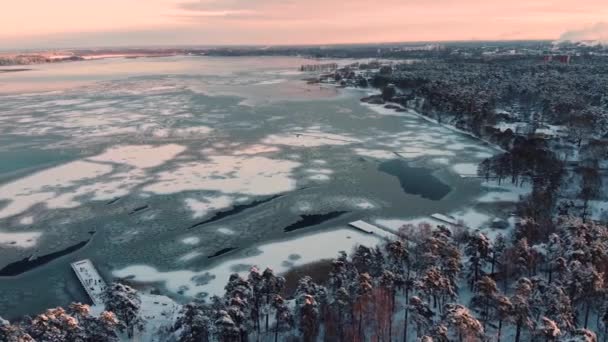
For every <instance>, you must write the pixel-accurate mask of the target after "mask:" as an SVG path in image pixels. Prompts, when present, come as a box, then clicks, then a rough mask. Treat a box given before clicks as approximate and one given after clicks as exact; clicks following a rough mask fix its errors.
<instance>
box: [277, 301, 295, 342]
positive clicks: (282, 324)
mask: <svg viewBox="0 0 608 342" xmlns="http://www.w3.org/2000/svg"><path fill="white" fill-rule="evenodd" d="M272 307H273V309H274V322H275V323H274V342H278V340H279V334H280V333H282V332H287V331H290V330H291V329H292V328H293V325H294V318H293V314H292V313H291V310H290V309H289V306H288V305H287V303H286V302H285V300H284V299H283V297H281V296H280V295H278V294H277V295H275V296H274V298H273V300H272Z"/></svg>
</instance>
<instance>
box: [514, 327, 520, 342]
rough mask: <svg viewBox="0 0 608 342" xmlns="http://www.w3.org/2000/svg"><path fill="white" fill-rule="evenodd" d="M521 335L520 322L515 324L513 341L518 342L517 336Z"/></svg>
mask: <svg viewBox="0 0 608 342" xmlns="http://www.w3.org/2000/svg"><path fill="white" fill-rule="evenodd" d="M520 335H521V324H519V323H518V324H517V329H516V330H515V342H519V337H520Z"/></svg>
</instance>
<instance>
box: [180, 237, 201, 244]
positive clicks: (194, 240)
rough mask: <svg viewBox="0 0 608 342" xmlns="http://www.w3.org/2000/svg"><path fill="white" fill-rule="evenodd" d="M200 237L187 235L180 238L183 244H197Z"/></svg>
mask: <svg viewBox="0 0 608 342" xmlns="http://www.w3.org/2000/svg"><path fill="white" fill-rule="evenodd" d="M200 242H201V239H200V238H199V237H197V236H189V237H186V238H183V239H182V243H183V244H185V245H198V244H199V243H200Z"/></svg>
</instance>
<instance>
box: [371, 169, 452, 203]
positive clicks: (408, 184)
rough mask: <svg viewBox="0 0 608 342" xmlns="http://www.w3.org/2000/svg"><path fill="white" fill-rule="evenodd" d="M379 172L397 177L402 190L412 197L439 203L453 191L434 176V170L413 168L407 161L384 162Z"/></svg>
mask: <svg viewBox="0 0 608 342" xmlns="http://www.w3.org/2000/svg"><path fill="white" fill-rule="evenodd" d="M378 170H380V171H382V172H385V173H388V174H389V175H391V176H395V177H397V179H399V183H400V184H401V188H402V189H403V191H404V192H406V193H408V194H410V195H420V196H421V197H423V198H426V199H430V200H433V201H439V200H441V199H442V198H444V197H445V196H446V195H447V194H449V193H450V191H452V189H451V188H450V187H449V186H448V185H446V184H445V183H443V182H442V181H440V180H439V179H437V178H436V177H435V176H433V170H431V169H428V168H424V167H411V166H409V165H408V164H407V163H406V162H405V161H403V160H399V159H395V160H389V161H386V162H383V163H381V164H380V166H379V167H378Z"/></svg>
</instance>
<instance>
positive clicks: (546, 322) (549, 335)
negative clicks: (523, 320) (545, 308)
mask: <svg viewBox="0 0 608 342" xmlns="http://www.w3.org/2000/svg"><path fill="white" fill-rule="evenodd" d="M538 332H539V334H540V335H541V336H543V337H544V338H545V341H546V342H553V341H556V340H557V338H558V337H559V336H560V335H561V334H562V331H561V330H560V329H559V327H558V326H557V323H555V322H554V321H552V320H550V319H549V318H547V317H544V316H543V317H542V318H541V324H540V326H539V328H538Z"/></svg>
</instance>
